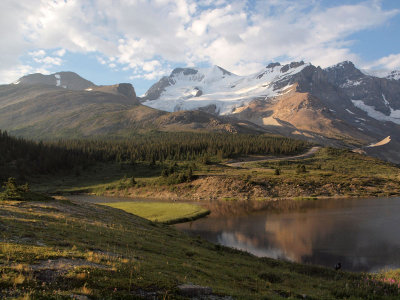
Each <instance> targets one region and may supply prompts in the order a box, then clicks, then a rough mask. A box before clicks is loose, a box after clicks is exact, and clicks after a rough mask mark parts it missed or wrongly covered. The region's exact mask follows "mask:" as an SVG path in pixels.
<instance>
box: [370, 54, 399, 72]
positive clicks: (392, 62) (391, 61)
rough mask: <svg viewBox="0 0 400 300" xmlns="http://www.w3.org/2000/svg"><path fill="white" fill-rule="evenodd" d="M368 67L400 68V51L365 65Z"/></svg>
mask: <svg viewBox="0 0 400 300" xmlns="http://www.w3.org/2000/svg"><path fill="white" fill-rule="evenodd" d="M365 68H366V69H385V70H400V53H398V54H390V55H388V56H385V57H382V58H380V59H378V60H376V61H374V62H372V63H370V64H367V65H366V66H365Z"/></svg>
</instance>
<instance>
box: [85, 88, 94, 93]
mask: <svg viewBox="0 0 400 300" xmlns="http://www.w3.org/2000/svg"><path fill="white" fill-rule="evenodd" d="M85 91H88V92H90V91H93V89H92V88H87V89H85Z"/></svg>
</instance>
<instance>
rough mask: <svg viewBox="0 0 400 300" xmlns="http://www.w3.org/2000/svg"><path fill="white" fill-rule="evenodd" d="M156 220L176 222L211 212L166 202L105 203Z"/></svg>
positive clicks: (191, 205)
mask: <svg viewBox="0 0 400 300" xmlns="http://www.w3.org/2000/svg"><path fill="white" fill-rule="evenodd" d="M103 204H104V205H108V206H111V207H114V208H118V209H122V210H124V211H126V212H128V213H131V214H134V215H137V216H140V217H142V218H145V219H148V220H150V221H154V222H161V223H165V224H176V223H181V222H187V221H192V220H196V219H198V218H201V217H204V216H206V215H208V214H209V213H210V211H209V210H206V209H204V208H202V207H200V206H198V205H194V204H189V203H165V202H113V203H103Z"/></svg>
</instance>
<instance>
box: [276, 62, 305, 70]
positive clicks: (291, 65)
mask: <svg viewBox="0 0 400 300" xmlns="http://www.w3.org/2000/svg"><path fill="white" fill-rule="evenodd" d="M302 65H304V61H294V62H291V63H290V64H286V65H284V66H283V67H282V68H281V73H285V72H287V71H289V69H293V68H298V67H300V66H302Z"/></svg>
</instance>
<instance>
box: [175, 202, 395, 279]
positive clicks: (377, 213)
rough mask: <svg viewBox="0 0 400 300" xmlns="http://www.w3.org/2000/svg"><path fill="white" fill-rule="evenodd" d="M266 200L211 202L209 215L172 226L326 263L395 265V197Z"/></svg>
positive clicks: (256, 250)
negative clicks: (254, 205) (253, 204)
mask: <svg viewBox="0 0 400 300" xmlns="http://www.w3.org/2000/svg"><path fill="white" fill-rule="evenodd" d="M257 205H261V204H257ZM249 206H250V207H249ZM267 206H268V207H264V210H262V211H257V212H252V211H253V208H252V207H251V205H250V204H243V203H242V204H235V203H227V204H224V205H223V204H217V203H216V204H215V205H213V204H211V206H210V207H209V208H210V209H211V210H212V211H213V213H212V214H211V215H210V216H209V217H206V218H203V219H199V220H197V221H194V222H191V223H184V224H178V225H175V227H176V228H178V229H179V230H182V231H185V232H189V233H190V234H193V235H200V236H201V237H203V238H205V239H207V240H209V241H211V242H214V243H218V244H221V245H225V246H228V247H234V248H237V249H242V250H245V251H248V252H250V253H253V254H255V255H257V256H267V257H272V258H277V259H283V260H289V261H295V262H301V263H306V264H316V265H323V266H327V267H332V268H333V267H334V266H335V264H336V263H337V262H341V263H342V268H343V269H345V270H351V271H368V272H376V271H379V270H381V269H384V268H400V198H375V199H329V200H308V201H291V202H277V201H276V202H274V203H271V204H268V205H267Z"/></svg>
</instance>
